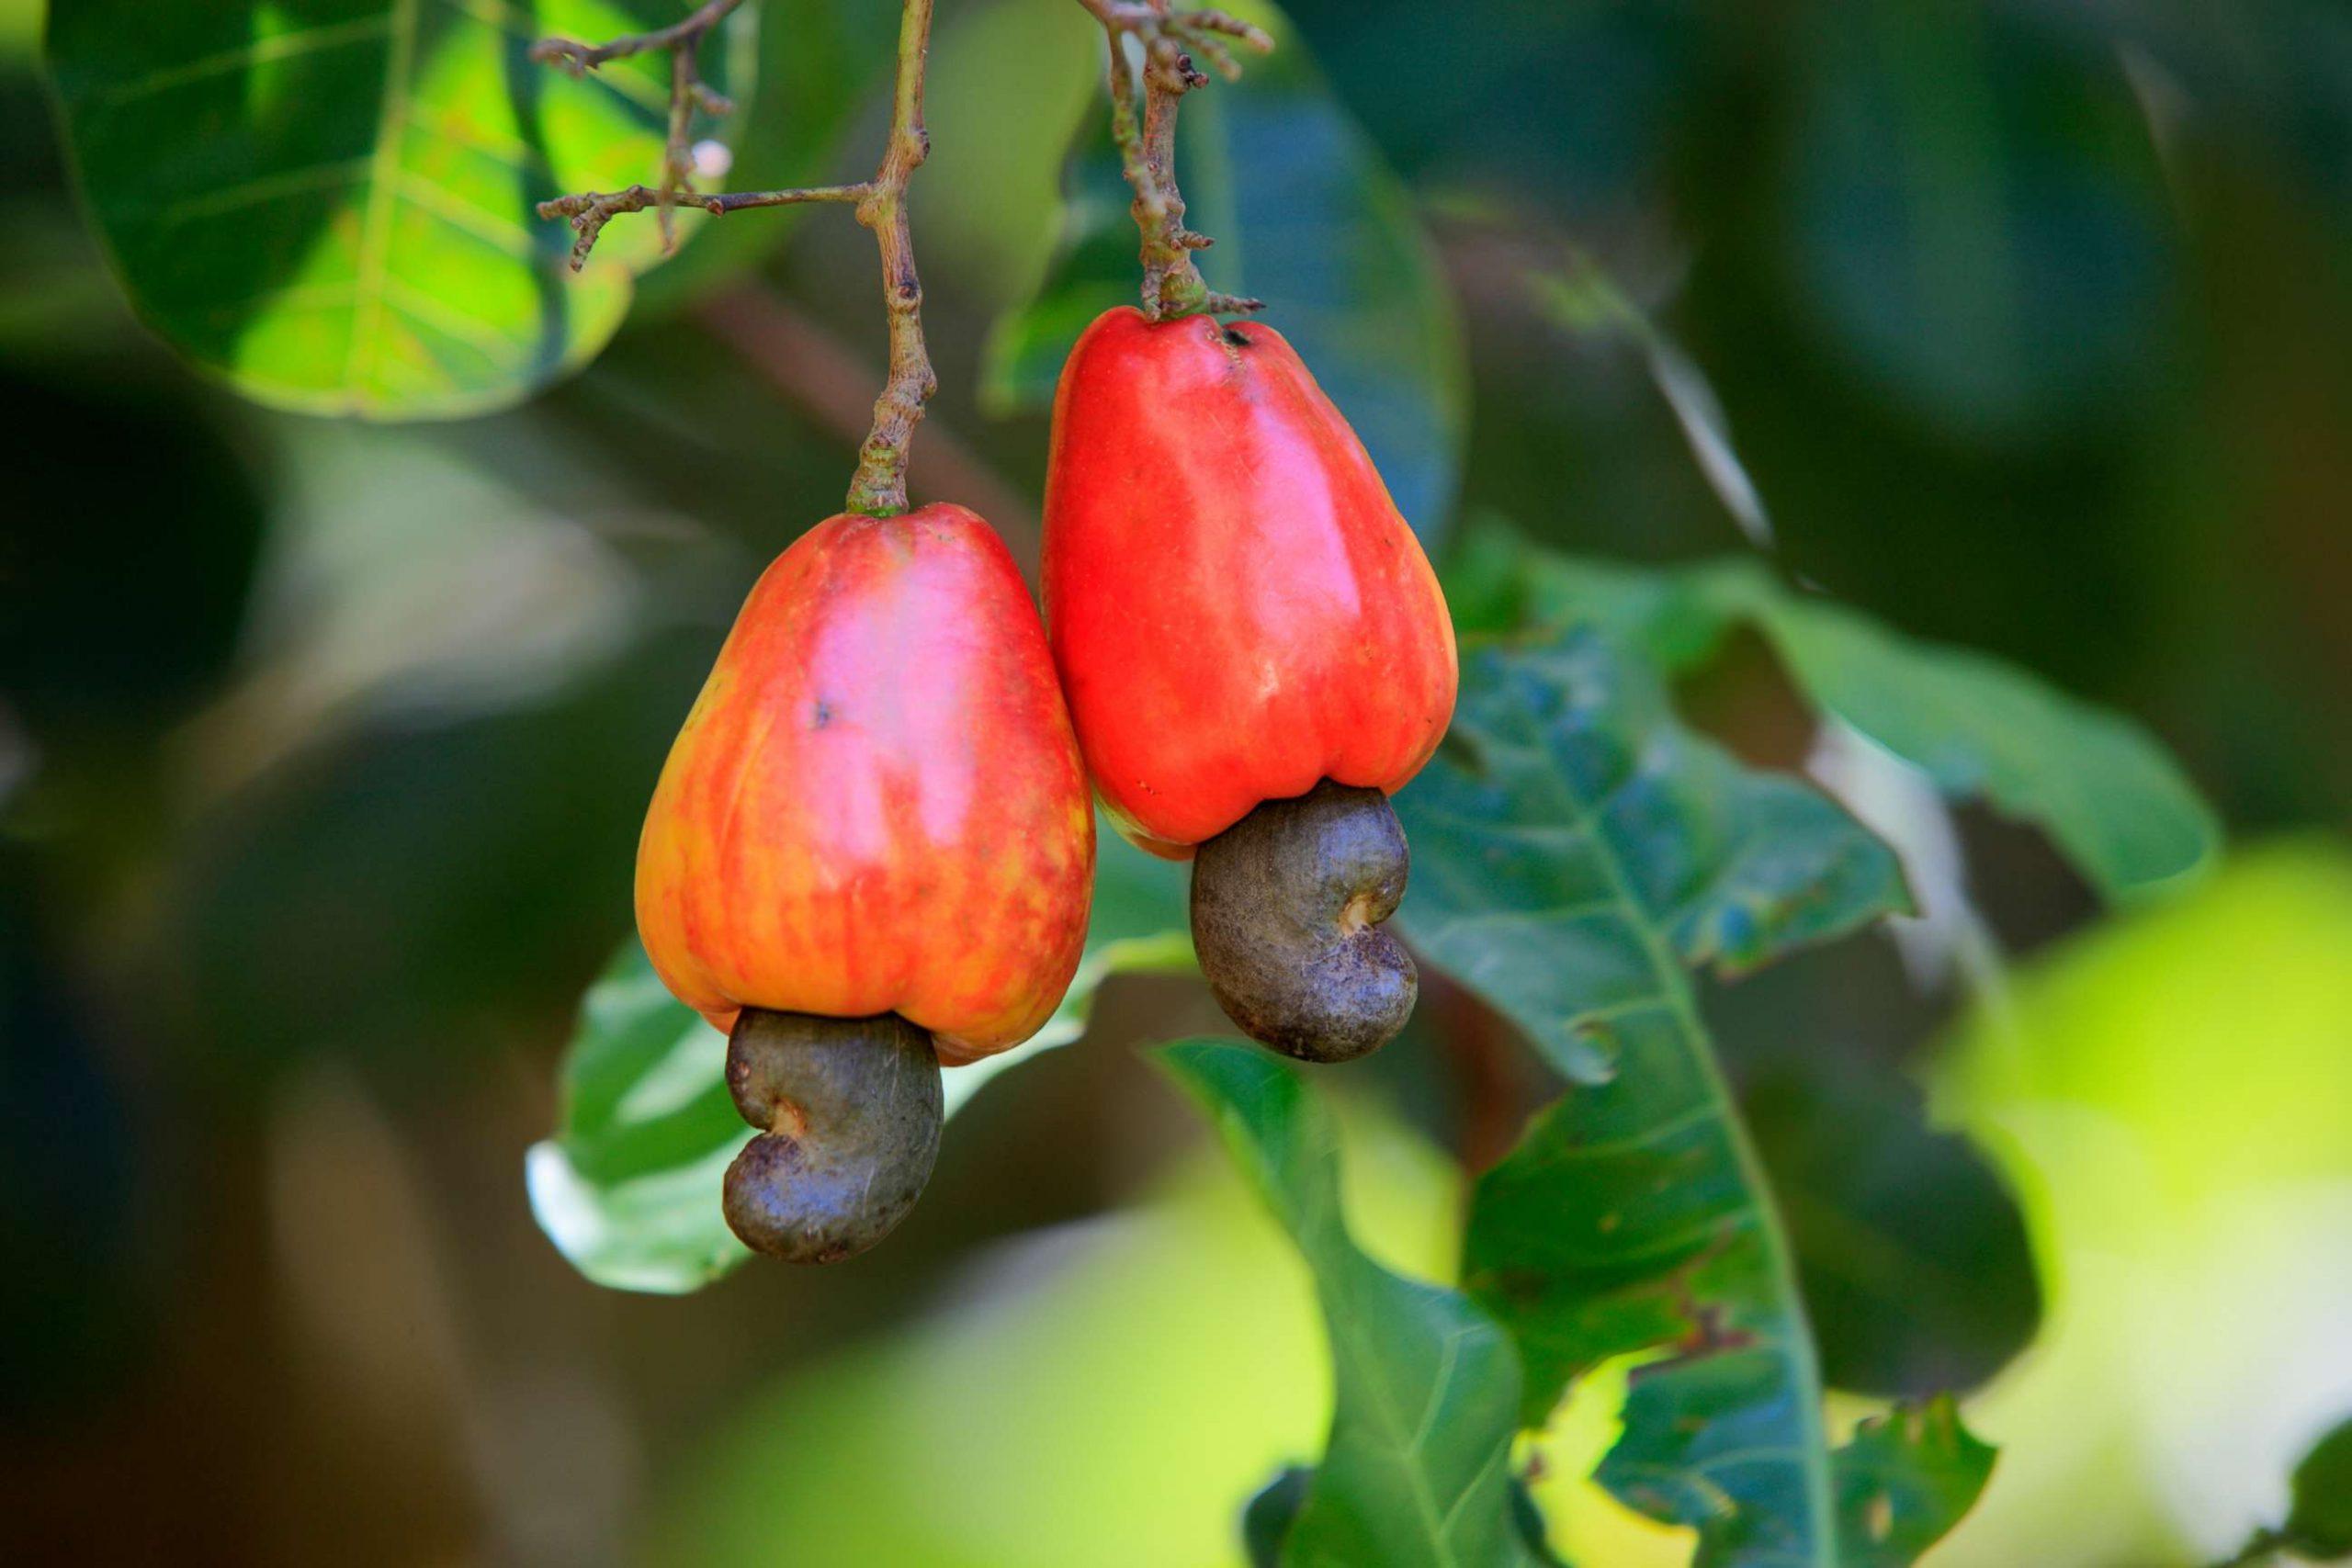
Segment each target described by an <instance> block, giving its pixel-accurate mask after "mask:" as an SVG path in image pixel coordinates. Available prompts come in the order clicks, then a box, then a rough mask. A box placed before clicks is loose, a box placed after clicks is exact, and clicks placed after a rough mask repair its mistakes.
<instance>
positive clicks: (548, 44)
mask: <svg viewBox="0 0 2352 1568" xmlns="http://www.w3.org/2000/svg"><path fill="white" fill-rule="evenodd" d="M742 4H743V0H708V4H707V5H703V6H696V7H695V9H694V10H693V11H692V12H691V13H689V14H688V15H687V17H686V18H685V19H684V21H681V22H677V23H674V24H673V25H672V26H669V27H666V28H655V29H654V30H653V31H651V32H643V33H631V34H629V35H628V37H626V38H617V39H613V40H612V41H611V42H610V43H600V44H585V43H582V42H581V41H580V40H579V39H568V38H548V39H540V40H539V41H538V42H537V43H535V44H533V45H532V46H531V58H532V59H534V60H537V61H541V62H546V63H548V64H554V65H560V66H561V67H563V68H564V69H565V70H566V71H569V72H571V73H572V74H573V75H575V76H582V75H585V74H586V73H589V72H591V71H594V70H595V69H596V68H597V67H598V66H600V65H603V64H605V63H606V62H610V61H615V60H626V59H628V57H629V56H631V55H633V54H647V53H650V52H652V51H657V50H665V51H668V52H669V55H670V125H669V135H668V137H667V138H666V139H665V140H664V141H663V143H662V185H661V188H660V189H658V190H654V191H647V190H646V188H645V187H644V186H631V187H630V190H629V193H628V197H619V196H618V195H617V193H616V196H612V197H605V196H597V195H595V194H594V193H591V194H590V195H588V196H585V197H560V198H558V199H557V200H555V201H551V202H542V203H540V204H539V216H540V217H542V218H555V217H563V218H569V219H571V227H572V230H573V231H574V232H575V233H577V234H578V235H579V236H580V237H579V239H578V240H576V241H574V242H573V243H572V247H571V270H572V271H574V272H578V271H579V270H580V269H581V267H582V265H585V264H586V262H587V260H588V253H589V252H590V251H591V250H592V249H594V247H595V243H596V235H597V233H598V232H599V231H602V230H603V228H604V227H605V220H607V219H609V218H611V217H612V216H613V215H614V213H616V212H642V211H643V210H645V209H646V208H648V207H651V208H654V209H658V210H659V212H660V213H661V222H662V248H663V249H665V250H675V249H676V248H677V244H678V229H677V220H676V216H675V214H676V210H677V206H678V201H679V199H680V197H682V196H684V195H689V194H691V193H692V191H693V188H694V187H693V186H692V184H691V183H690V182H691V180H692V178H693V175H694V171H695V154H694V123H695V111H696V110H697V109H699V110H701V111H702V112H703V113H705V114H709V115H726V114H731V113H733V112H734V106H733V105H732V104H729V102H728V101H727V100H726V99H725V98H722V97H720V96H718V94H717V93H714V92H712V91H711V90H710V89H709V88H708V87H707V86H706V85H704V84H703V80H702V72H701V70H700V68H699V67H698V66H696V65H695V55H696V54H697V53H698V52H699V51H700V50H701V48H702V40H703V39H704V38H705V37H706V36H707V35H708V34H709V32H710V30H711V29H712V28H716V27H717V26H718V24H719V23H721V22H723V21H725V20H726V19H727V17H728V16H729V13H730V12H733V11H735V10H737V9H739V8H740V7H741V6H742ZM763 194H765V195H768V196H774V197H784V196H786V195H788V194H791V193H786V192H782V191H769V192H765V193H763ZM616 199H633V200H635V205H633V206H610V205H605V204H608V203H611V202H613V201H615V200H616ZM802 199H822V198H821V197H816V198H811V197H802ZM571 203H582V204H585V205H580V206H570V207H567V204H571ZM695 205H696V206H700V207H702V208H703V209H705V210H706V211H725V210H731V209H722V208H713V207H711V206H709V204H708V203H707V202H696V203H695ZM745 205H751V204H749V203H746V204H745ZM759 205H762V206H768V207H776V206H781V205H783V203H782V202H781V201H769V202H763V203H760V204H759ZM550 209H552V210H550Z"/></svg>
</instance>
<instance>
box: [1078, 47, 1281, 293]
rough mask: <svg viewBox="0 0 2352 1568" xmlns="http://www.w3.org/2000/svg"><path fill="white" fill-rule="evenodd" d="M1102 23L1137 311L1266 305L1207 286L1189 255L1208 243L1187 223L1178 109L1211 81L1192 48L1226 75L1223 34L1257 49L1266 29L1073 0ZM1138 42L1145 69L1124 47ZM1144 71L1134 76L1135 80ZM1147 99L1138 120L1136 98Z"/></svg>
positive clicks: (1232, 72)
mask: <svg viewBox="0 0 2352 1568" xmlns="http://www.w3.org/2000/svg"><path fill="white" fill-rule="evenodd" d="M1079 4H1080V5H1081V6H1084V7H1085V8H1086V10H1087V12H1088V14H1089V15H1091V16H1092V17H1094V19H1095V20H1096V21H1098V22H1100V23H1101V24H1102V25H1103V33H1104V35H1105V36H1106V37H1107V38H1108V39H1109V40H1110V45H1111V66H1110V87H1111V136H1112V140H1114V141H1116V142H1117V143H1118V145H1119V159H1120V163H1121V164H1122V165H1123V166H1124V168H1125V172H1126V176H1127V184H1128V186H1130V187H1132V188H1133V189H1134V191H1135V201H1134V203H1133V206H1132V210H1133V212H1134V213H1135V220H1136V229H1137V230H1138V231H1140V232H1141V233H1142V236H1143V309H1144V314H1145V315H1147V316H1148V317H1150V318H1151V319H1152V320H1154V321H1160V320H1164V319H1166V318H1169V317H1174V316H1195V315H1206V314H1214V313H1221V312H1226V311H1235V310H1263V309H1265V305H1264V302H1263V301H1261V300H1258V299H1243V298H1240V297H1238V296H1236V295H1231V294H1218V293H1216V292H1214V291H1212V290H1211V289H1210V288H1209V286H1208V284H1207V283H1206V282H1205V281H1204V280H1203V278H1202V276H1201V272H1200V268H1199V266H1198V265H1195V264H1194V262H1193V252H1195V251H1203V250H1206V249H1207V248H1208V247H1209V245H1210V243H1212V242H1211V241H1210V239H1209V237H1208V236H1207V235H1206V234H1202V233H1198V232H1196V231H1193V230H1191V229H1188V228H1186V227H1185V226H1184V197H1183V193H1182V191H1181V190H1179V189H1178V188H1177V185H1176V169H1175V163H1176V110H1177V107H1178V106H1179V105H1180V104H1182V101H1183V97H1184V95H1185V94H1187V93H1189V92H1191V91H1193V89H1194V88H1196V87H1204V86H1206V85H1208V80H1209V79H1208V77H1207V76H1206V75H1205V74H1204V73H1203V72H1202V71H1201V70H1200V68H1199V67H1198V66H1196V65H1194V64H1193V51H1198V52H1199V53H1200V54H1201V55H1202V56H1203V57H1204V58H1205V59H1206V60H1207V61H1208V62H1209V63H1210V64H1211V65H1213V66H1214V67H1216V70H1217V72H1218V73H1220V74H1222V75H1223V76H1224V77H1225V78H1226V79H1227V81H1231V80H1232V79H1233V78H1235V77H1236V76H1238V75H1239V74H1240V66H1239V65H1238V63H1236V62H1235V61H1234V58H1233V53H1232V51H1231V50H1230V49H1229V48H1228V47H1227V40H1231V41H1232V42H1235V43H1239V44H1242V45H1244V46H1246V47H1248V48H1250V49H1252V50H1255V51H1258V52H1259V53H1261V54H1262V53H1264V52H1265V51H1268V50H1271V49H1272V48H1273V46H1274V40H1273V39H1272V38H1271V37H1269V36H1268V35H1267V34H1266V32H1265V31H1264V29H1262V28H1258V27H1255V26H1252V25H1251V24H1250V23H1248V22H1245V21H1242V20H1241V19H1240V18H1239V17H1234V16H1231V15H1228V14H1227V13H1226V12H1223V11H1216V10H1193V11H1178V10H1173V9H1171V8H1170V4H1169V0H1079ZM1130 38H1133V39H1136V44H1137V48H1138V52H1139V53H1140V55H1141V57H1142V62H1141V69H1140V70H1139V71H1138V70H1137V68H1136V62H1134V61H1133V60H1131V59H1130V58H1129V56H1128V52H1127V44H1126V40H1127V39H1130ZM1138 78H1140V79H1138ZM1138 98H1140V99H1141V100H1142V104H1143V110H1142V115H1141V117H1140V120H1138V117H1137V115H1136V100H1137V99H1138Z"/></svg>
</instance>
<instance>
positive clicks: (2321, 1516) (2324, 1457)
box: [2287, 1420, 2352, 1560]
mask: <svg viewBox="0 0 2352 1568" xmlns="http://www.w3.org/2000/svg"><path fill="white" fill-rule="evenodd" d="M2294 1498H2295V1502H2294V1506H2293V1509H2292V1510H2291V1511H2290V1513H2289V1514H2288V1515H2287V1535H2288V1538H2289V1539H2290V1540H2292V1541H2293V1542H2294V1544H2295V1550H2297V1551H2301V1552H2303V1553H2304V1554H2305V1555H2307V1556H2312V1557H2318V1558H2323V1559H2330V1560H2332V1559H2335V1558H2339V1557H2352V1420H2347V1421H2345V1422H2344V1423H2343V1424H2342V1425H2340V1426H2338V1427H2336V1428H2335V1430H2334V1431H2332V1432H2330V1433H2328V1435H2327V1436H2325V1437H2324V1438H2321V1439H2320V1440H2319V1441H2318V1442H2317V1443H2315V1444H2313V1445H2312V1451H2311V1452H2309V1453H2307V1454H2305V1455H2304V1456H2303V1459H2302V1462H2301V1463H2300V1464H2298V1465H2296V1466H2295V1478H2294Z"/></svg>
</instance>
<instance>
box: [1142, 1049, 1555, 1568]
mask: <svg viewBox="0 0 2352 1568" xmlns="http://www.w3.org/2000/svg"><path fill="white" fill-rule="evenodd" d="M1159 1063H1160V1065H1161V1066H1163V1067H1165V1068H1166V1069H1167V1070H1168V1072H1169V1074H1170V1076H1171V1077H1174V1078H1175V1080H1176V1081H1177V1083H1178V1084H1179V1085H1181V1086H1182V1088H1183V1089H1185V1091H1186V1092H1188V1093H1189V1094H1191V1095H1192V1096H1193V1099H1194V1100H1197V1101H1199V1103H1200V1105H1201V1108H1202V1109H1203V1111H1205V1112H1206V1113H1207V1115H1208V1117H1209V1119H1210V1120H1211V1121H1213V1122H1216V1126H1217V1130H1218V1131H1219V1132H1220V1133H1222V1134H1224V1136H1225V1142H1226V1146H1227V1150H1228V1151H1229V1152H1230V1153H1231V1154H1232V1156H1233V1158H1234V1161H1235V1163H1236V1164H1238V1165H1239V1166H1240V1167H1241V1168H1242V1169H1243V1170H1244V1171H1245V1172H1247V1173H1248V1175H1249V1176H1250V1179H1251V1181H1252V1182H1253V1184H1254V1185H1255V1186H1256V1187H1257V1189H1258V1191H1259V1194H1260V1196H1261V1197H1262V1198H1264V1200H1265V1201H1266V1205H1267V1207H1269V1208H1270V1209H1272V1211H1273V1213H1274V1215H1275V1217H1276V1218H1277V1219H1279V1220H1281V1221H1282V1223H1283V1228H1285V1229H1286V1230H1288V1231H1289V1232H1290V1234H1291V1238H1292V1239H1293V1240H1294V1241H1295V1242H1296V1243H1297V1244H1298V1249H1299V1252H1300V1253H1301V1255H1303V1256H1304V1257H1305V1258H1306V1266H1307V1268H1308V1269H1309V1271H1310V1272H1312V1273H1313V1275H1314V1277H1315V1293H1316V1297H1317V1300H1318V1301H1319V1302H1320V1303H1322V1307H1323V1318H1324V1323H1325V1325H1326V1326H1327V1327H1328V1328H1329V1333H1330V1339H1331V1359H1332V1363H1333V1377H1334V1382H1335V1383H1336V1385H1337V1392H1338V1407H1337V1409H1336V1410H1335V1411H1334V1413H1333V1415H1332V1418H1331V1439H1330V1444H1329V1450H1328V1451H1327V1452H1326V1453H1325V1454H1324V1456H1323V1462H1322V1464H1321V1465H1320V1466H1319V1467H1317V1470H1316V1471H1315V1472H1314V1475H1313V1478H1312V1479H1311V1480H1310V1481H1309V1482H1308V1483H1306V1495H1305V1497H1304V1499H1303V1500H1298V1501H1297V1502H1296V1506H1295V1509H1294V1508H1293V1507H1292V1506H1291V1503H1292V1501H1293V1499H1292V1498H1291V1497H1289V1496H1287V1495H1284V1494H1283V1492H1281V1491H1280V1490H1277V1491H1275V1492H1274V1493H1272V1494H1271V1495H1261V1501H1260V1504H1259V1505H1258V1506H1256V1507H1255V1508H1254V1509H1253V1511H1254V1512H1255V1513H1256V1514H1257V1516H1258V1517H1257V1519H1256V1523H1255V1533H1254V1534H1253V1538H1252V1539H1253V1540H1257V1541H1259V1542H1261V1544H1271V1542H1270V1541H1269V1540H1268V1538H1270V1537H1271V1538H1272V1539H1273V1540H1279V1542H1280V1551H1281V1558H1280V1560H1281V1561H1282V1562H1284V1563H1286V1564H1292V1565H1295V1568H1317V1565H1330V1568H1363V1565H1364V1564H1372V1563H1378V1564H1384V1565H1395V1568H1405V1565H1408V1564H1411V1565H1421V1564H1426V1565H1429V1568H1453V1565H1461V1568H1472V1565H1476V1568H1489V1565H1511V1568H1516V1565H1520V1564H1524V1563H1526V1562H1528V1557H1527V1554H1526V1550H1525V1548H1524V1547H1523V1545H1522V1544H1521V1540H1520V1538H1519V1534H1518V1529H1517V1524H1516V1521H1515V1518H1514V1516H1513V1512H1512V1502H1511V1495H1510V1440H1511V1432H1512V1427H1513V1426H1514V1421H1513V1416H1514V1414H1515V1412H1516V1411H1517V1409H1518V1406H1519V1365H1518V1360H1517V1359H1516V1358H1515V1357H1514V1356H1513V1355H1512V1353H1511V1348H1510V1341H1509V1340H1508V1339H1507V1338H1506V1337H1504V1335H1503V1332H1502V1330H1501V1329H1499V1328H1498V1327H1497V1326H1496V1325H1495V1324H1494V1323H1493V1322H1492V1320H1490V1319H1489V1318H1487V1315H1486V1314H1484V1313H1482V1312H1480V1311H1479V1310H1478V1309H1477V1308H1476V1306H1474V1305H1472V1304H1471V1303H1469V1302H1468V1301H1466V1300H1464V1298H1463V1296H1462V1295H1461V1294H1460V1293H1459V1292H1454V1291H1451V1290H1447V1289H1445V1288H1444V1287H1443V1286H1440V1285H1431V1284H1426V1283H1423V1282H1421V1281H1419V1280H1407V1279H1404V1278H1402V1277H1400V1276H1398V1275H1396V1274H1392V1273H1390V1272H1389V1271H1388V1270H1387V1269H1384V1268H1382V1267H1381V1266H1380V1265H1379V1264H1377V1263H1374V1261H1373V1260H1372V1259H1371V1258H1367V1257H1365V1256H1364V1254H1363V1252H1362V1251H1360V1250H1359V1249H1358V1248H1357V1247H1356V1245H1355V1242H1354V1241H1353V1240H1352V1239H1351V1237H1350V1236H1349V1235H1348V1228H1347V1223H1346V1220H1345V1218H1344V1217H1343V1216H1342V1215H1341V1213H1340V1134H1339V1125H1338V1123H1337V1122H1336V1121H1334V1120H1333V1118H1332V1116H1331V1114H1330V1112H1329V1111H1327V1110H1326V1109H1325V1108H1324V1107H1323V1106H1322V1104H1321V1103H1320V1102H1319V1101H1317V1100H1316V1099H1315V1097H1314V1096H1313V1095H1311V1094H1310V1093H1308V1092H1307V1089H1306V1085H1305V1084H1304V1083H1303V1082H1302V1081H1301V1079H1300V1077H1299V1074H1298V1072H1297V1070H1296V1069H1295V1068H1294V1067H1292V1066H1289V1065H1287V1064H1286V1063H1283V1062H1281V1061H1278V1060H1276V1059H1275V1058H1273V1057H1272V1056H1270V1055H1266V1054H1265V1053H1263V1052H1261V1051H1257V1050H1253V1049H1251V1048H1250V1047H1249V1046H1246V1045H1240V1044H1236V1043H1229V1042H1226V1041H1218V1040H1188V1041H1183V1042H1181V1043H1177V1044H1174V1045H1169V1046H1166V1047H1163V1048H1162V1049H1161V1050H1160V1052H1159ZM1281 1484H1282V1483H1277V1487H1278V1488H1279V1487H1280V1486H1281Z"/></svg>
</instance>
